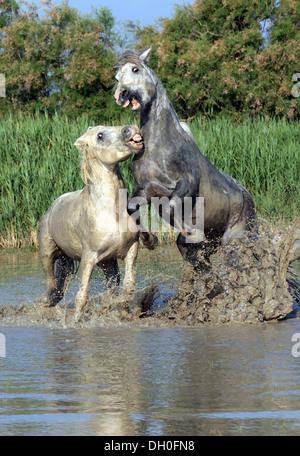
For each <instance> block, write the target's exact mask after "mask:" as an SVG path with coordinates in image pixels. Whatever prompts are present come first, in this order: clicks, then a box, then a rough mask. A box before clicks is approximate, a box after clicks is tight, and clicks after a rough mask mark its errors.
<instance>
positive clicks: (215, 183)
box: [114, 49, 257, 269]
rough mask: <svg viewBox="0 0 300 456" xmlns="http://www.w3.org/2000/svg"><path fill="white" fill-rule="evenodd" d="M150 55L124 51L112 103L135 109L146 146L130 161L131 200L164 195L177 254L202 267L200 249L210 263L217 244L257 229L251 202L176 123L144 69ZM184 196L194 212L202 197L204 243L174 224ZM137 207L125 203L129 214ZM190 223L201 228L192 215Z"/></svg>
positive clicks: (156, 81) (182, 225)
mask: <svg viewBox="0 0 300 456" xmlns="http://www.w3.org/2000/svg"><path fill="white" fill-rule="evenodd" d="M150 51H151V49H149V50H148V51H146V52H144V53H142V54H140V55H139V54H137V53H135V52H134V51H125V53H123V54H122V55H121V56H120V57H119V59H118V62H117V63H118V66H119V71H118V72H117V74H116V80H117V83H116V87H115V94H114V96H115V100H116V102H117V103H118V104H119V105H122V106H123V107H126V106H128V105H129V104H130V103H131V104H132V108H133V110H135V111H139V112H140V127H141V134H142V136H143V140H144V144H145V147H144V149H143V150H141V151H140V152H139V153H138V154H137V155H136V156H135V157H134V160H133V164H132V171H133V174H134V177H135V181H136V186H135V188H134V191H133V195H132V196H133V197H137V196H139V197H142V198H144V199H145V201H147V203H150V202H151V198H152V197H167V198H168V204H167V208H166V209H167V213H168V214H169V215H170V223H171V224H172V225H175V226H176V227H178V225H179V226H180V231H181V233H180V234H179V236H178V238H177V245H178V248H179V250H180V252H181V254H182V255H183V257H184V258H185V259H186V260H188V261H190V262H191V263H192V264H193V265H194V266H195V267H197V268H199V269H205V266H204V264H205V263H206V261H204V262H203V260H199V255H198V251H199V250H201V251H203V252H204V258H205V259H208V258H209V256H210V254H211V252H212V251H213V250H214V248H215V246H216V245H217V244H218V243H220V242H222V243H223V244H226V243H228V242H229V241H230V240H231V239H233V238H234V237H236V236H239V235H241V233H243V232H245V231H250V232H256V231H257V225H256V216H255V209H254V204H253V201H252V198H251V196H250V194H249V193H248V191H247V190H246V189H245V188H244V187H243V186H242V185H241V184H240V183H238V182H237V181H236V180H235V179H233V178H232V177H230V176H227V175H225V174H224V173H222V172H221V171H219V170H218V169H216V168H215V167H214V166H213V165H212V163H210V161H209V160H208V159H207V158H206V157H205V156H204V155H203V154H201V152H200V150H199V148H198V146H197V145H196V143H195V141H194V139H193V137H192V135H191V134H190V133H189V132H188V131H187V129H186V128H184V127H183V125H182V123H181V122H180V120H179V118H178V116H177V114H176V112H175V110H174V108H173V106H172V104H171V102H170V100H169V98H168V96H167V93H166V91H165V89H164V87H163V85H162V83H161V81H160V80H159V78H158V77H157V75H156V74H155V73H154V71H153V70H152V69H151V68H150V67H149V66H148V65H147V62H148V59H149V56H150ZM186 197H190V198H191V199H192V202H193V205H194V208H195V202H196V198H197V197H203V198H204V232H203V239H204V241H201V242H196V243H195V242H192V241H191V239H189V236H191V234H192V233H191V229H190V228H191V227H189V226H187V225H186V224H185V222H184V220H179V221H178V220H177V221H176V220H175V216H174V208H175V207H176V204H178V201H180V202H181V204H182V205H183V204H184V198H186ZM135 209H136V208H134V207H131V206H130V203H129V211H130V212H133V211H134V210H135ZM182 213H183V212H182ZM193 225H194V226H195V227H196V229H200V227H198V226H197V220H196V219H195V211H194V212H193ZM208 241H210V242H208ZM202 258H203V257H202Z"/></svg>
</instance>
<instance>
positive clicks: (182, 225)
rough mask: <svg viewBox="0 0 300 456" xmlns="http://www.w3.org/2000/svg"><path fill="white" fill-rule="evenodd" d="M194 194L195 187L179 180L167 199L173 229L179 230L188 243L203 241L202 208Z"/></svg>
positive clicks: (183, 180)
mask: <svg viewBox="0 0 300 456" xmlns="http://www.w3.org/2000/svg"><path fill="white" fill-rule="evenodd" d="M195 194H196V191H195V186H194V185H192V184H191V183H190V182H188V181H187V180H185V179H182V178H180V179H179V180H178V181H177V183H176V186H175V189H174V190H173V192H172V194H171V196H170V197H169V206H168V208H167V211H168V212H169V216H170V218H171V219H172V220H173V223H174V227H175V228H177V229H179V231H180V232H181V234H182V235H183V236H184V237H185V238H186V239H187V242H188V243H199V242H202V241H203V240H204V226H203V224H204V223H203V222H204V213H203V210H204V208H203V207H202V205H201V201H198V200H197V198H196V197H195ZM199 203H200V204H199ZM198 204H199V206H198ZM193 219H195V220H194V222H195V223H194V222H193Z"/></svg>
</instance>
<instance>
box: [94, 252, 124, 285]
mask: <svg viewBox="0 0 300 456" xmlns="http://www.w3.org/2000/svg"><path fill="white" fill-rule="evenodd" d="M97 266H99V267H100V268H101V269H102V270H103V272H104V275H105V279H106V282H107V286H109V287H114V286H116V285H120V272H119V266H118V261H117V259H116V258H111V259H109V260H106V261H99V263H97Z"/></svg>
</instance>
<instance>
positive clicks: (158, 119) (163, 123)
mask: <svg viewBox="0 0 300 456" xmlns="http://www.w3.org/2000/svg"><path fill="white" fill-rule="evenodd" d="M140 120H141V129H142V134H143V136H144V137H145V136H148V135H151V141H153V138H157V141H158V142H161V141H162V140H163V138H162V136H163V135H164V134H168V133H169V131H170V130H172V129H176V130H177V131H178V130H179V131H180V129H181V126H180V120H179V118H178V116H177V114H176V111H175V109H174V108H173V105H172V103H171V101H170V100H169V98H168V96H167V93H166V90H165V89H164V87H163V85H162V84H161V82H159V84H158V86H157V90H156V95H155V98H154V99H153V101H152V102H151V104H150V105H149V106H147V108H146V109H145V110H144V111H143V112H142V113H141V119H140ZM158 132H159V134H158ZM145 142H146V138H145ZM146 144H147V142H146Z"/></svg>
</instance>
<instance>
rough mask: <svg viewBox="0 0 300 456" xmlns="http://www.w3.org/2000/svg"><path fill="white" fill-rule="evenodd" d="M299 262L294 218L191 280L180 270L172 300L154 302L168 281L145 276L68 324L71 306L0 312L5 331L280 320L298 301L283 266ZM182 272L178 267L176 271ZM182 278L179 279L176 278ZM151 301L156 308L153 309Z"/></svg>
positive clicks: (222, 255) (92, 302) (190, 272)
mask: <svg viewBox="0 0 300 456" xmlns="http://www.w3.org/2000/svg"><path fill="white" fill-rule="evenodd" d="M297 256H300V219H299V220H298V221H297V222H296V223H295V224H294V225H293V226H292V227H291V228H290V229H289V230H288V231H281V232H278V230H276V231H275V232H270V230H269V229H268V230H267V231H266V232H262V230H261V234H260V235H259V238H258V239H256V240H253V239H250V238H249V237H245V238H243V239H239V240H237V241H235V242H234V243H232V244H231V245H229V246H226V248H220V250H219V251H218V252H217V253H216V254H215V255H214V256H213V257H212V262H211V270H210V272H208V273H205V274H204V273H201V274H199V273H196V272H195V271H194V269H193V267H192V266H190V265H189V264H185V265H184V266H183V267H184V275H183V278H182V279H177V282H176V279H175V277H174V276H173V277H172V279H171V282H172V283H174V287H176V288H175V289H176V291H174V292H173V295H174V294H175V296H173V297H171V298H170V297H169V298H168V297H167V296H166V295H164V296H163V298H164V299H163V301H162V300H161V298H160V299H158V297H159V294H160V286H161V285H162V286H164V285H165V282H166V281H168V282H170V277H169V276H168V277H167V276H166V275H164V276H163V277H162V276H160V275H158V276H155V277H151V280H149V281H148V283H147V282H146V283H143V285H144V286H143V288H141V289H136V290H134V291H132V292H131V293H129V294H128V293H127V291H126V290H125V289H123V288H121V287H116V288H112V289H110V290H108V291H107V292H102V293H100V294H97V295H94V296H91V298H90V299H89V301H88V303H87V305H86V306H85V308H84V310H83V313H82V315H81V318H80V320H79V321H78V322H76V321H75V315H74V314H75V310H74V304H73V305H72V304H71V305H70V303H69V304H68V305H67V304H66V303H65V302H64V301H62V302H61V303H59V305H57V306H56V307H52V308H48V307H44V306H43V305H41V302H39V299H37V300H36V301H35V302H34V303H32V302H28V303H25V304H21V305H20V304H10V305H0V321H1V323H5V324H14V325H15V324H19V325H31V324H33V325H43V326H62V327H72V326H84V327H93V326H99V325H103V324H107V323H108V324H115V323H116V324H120V323H124V322H126V323H129V324H131V323H132V324H138V325H142V324H143V325H163V326H165V325H167V326H170V325H201V324H203V323H204V324H210V323H211V324H213V323H234V322H237V323H253V322H261V321H267V320H280V319H283V318H285V317H286V316H287V315H288V314H290V313H291V312H292V311H293V300H294V298H293V296H296V297H298V299H299V298H300V289H298V292H297V290H296V289H297V287H299V285H300V271H299V269H298V270H297V269H295V268H294V267H293V264H292V265H290V261H291V260H292V259H293V258H295V257H297ZM180 268H181V266H180ZM180 277H182V274H180ZM297 293H298V294H297ZM158 301H159V302H160V304H158Z"/></svg>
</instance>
